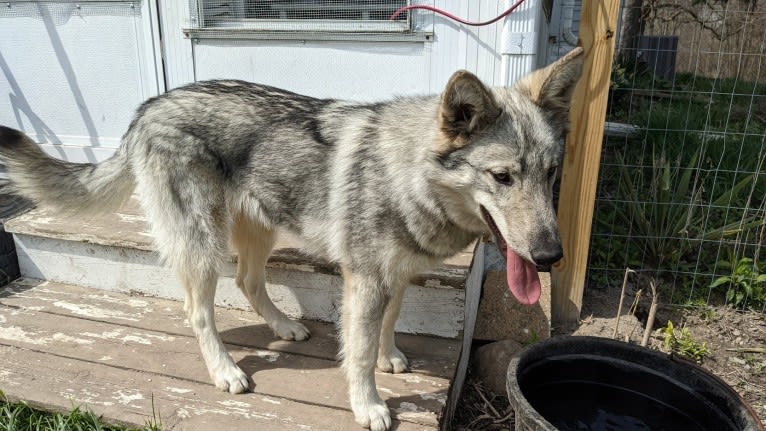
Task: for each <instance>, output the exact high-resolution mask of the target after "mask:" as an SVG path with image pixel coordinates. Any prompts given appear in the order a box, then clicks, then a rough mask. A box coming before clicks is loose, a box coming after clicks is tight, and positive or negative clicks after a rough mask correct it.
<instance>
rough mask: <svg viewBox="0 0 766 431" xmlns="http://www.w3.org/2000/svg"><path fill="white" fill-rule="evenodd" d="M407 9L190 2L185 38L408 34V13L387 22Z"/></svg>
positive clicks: (372, 1) (302, 0)
mask: <svg viewBox="0 0 766 431" xmlns="http://www.w3.org/2000/svg"><path fill="white" fill-rule="evenodd" d="M408 4H410V1H408V0H356V1H354V0H270V1H269V0H191V14H192V16H191V20H190V22H191V24H192V28H191V29H188V31H187V33H189V32H191V33H195V34H197V36H199V35H200V34H201V32H202V33H205V32H208V33H210V32H216V33H218V34H223V33H226V32H228V33H230V34H233V35H234V36H231V37H236V35H237V34H239V35H243V34H249V35H254V36H255V37H258V35H260V36H261V37H266V38H290V39H295V38H309V37H307V34H312V35H313V36H315V37H316V36H320V37H318V38H319V39H324V38H330V39H337V38H341V39H346V38H348V39H355V38H364V36H365V35H368V36H369V35H378V36H382V37H383V38H385V35H389V36H392V35H396V34H398V35H400V36H401V35H406V34H410V35H411V34H412V33H413V32H412V30H411V28H412V27H411V23H410V13H409V12H404V13H401V14H400V15H398V16H397V17H396V18H395V19H394V20H390V19H389V18H390V17H391V15H393V13H394V12H396V10H398V9H399V8H401V7H403V6H407V5H408ZM321 35H325V36H327V37H321ZM343 35H345V37H344V36H343ZM352 35H354V36H356V37H352ZM190 37H194V34H192V35H190Z"/></svg>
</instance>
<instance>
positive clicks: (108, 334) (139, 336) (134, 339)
mask: <svg viewBox="0 0 766 431" xmlns="http://www.w3.org/2000/svg"><path fill="white" fill-rule="evenodd" d="M124 332H125V328H118V329H114V330H112V331H104V332H102V333H100V334H96V333H93V332H83V333H82V335H84V336H86V337H91V338H99V339H101V340H114V341H122V342H123V343H138V344H143V345H147V346H150V345H151V344H152V340H151V339H155V340H160V341H174V340H175V337H173V336H171V335H155V334H146V333H143V332H135V333H132V334H124Z"/></svg>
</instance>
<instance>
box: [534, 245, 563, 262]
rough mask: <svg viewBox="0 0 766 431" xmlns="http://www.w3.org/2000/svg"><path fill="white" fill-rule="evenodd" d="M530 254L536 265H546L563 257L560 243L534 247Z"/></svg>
mask: <svg viewBox="0 0 766 431" xmlns="http://www.w3.org/2000/svg"><path fill="white" fill-rule="evenodd" d="M530 254H531V256H532V260H534V261H535V264H536V265H544V266H548V265H553V264H554V263H556V262H558V261H559V260H561V258H562V257H564V250H562V249H561V244H556V245H549V246H547V247H538V248H535V249H533V250H532V252H531V253H530Z"/></svg>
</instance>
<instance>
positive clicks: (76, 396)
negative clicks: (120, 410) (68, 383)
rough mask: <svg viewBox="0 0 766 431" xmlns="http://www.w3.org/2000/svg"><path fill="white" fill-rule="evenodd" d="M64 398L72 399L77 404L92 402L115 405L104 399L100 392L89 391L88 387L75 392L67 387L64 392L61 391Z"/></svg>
mask: <svg viewBox="0 0 766 431" xmlns="http://www.w3.org/2000/svg"><path fill="white" fill-rule="evenodd" d="M59 395H61V396H62V397H63V398H65V399H67V400H70V401H72V402H73V403H75V404H90V405H101V406H113V405H114V403H113V402H111V401H104V400H103V397H101V396H100V395H99V394H96V393H93V392H89V391H88V390H87V389H81V390H80V392H79V393H75V391H74V390H73V389H67V390H66V391H64V392H59Z"/></svg>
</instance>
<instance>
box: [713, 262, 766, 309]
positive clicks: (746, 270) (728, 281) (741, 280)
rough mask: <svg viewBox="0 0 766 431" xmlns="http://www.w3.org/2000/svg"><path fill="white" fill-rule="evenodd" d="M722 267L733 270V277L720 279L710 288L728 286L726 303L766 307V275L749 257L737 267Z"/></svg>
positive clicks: (723, 264) (728, 265) (737, 305)
mask: <svg viewBox="0 0 766 431" xmlns="http://www.w3.org/2000/svg"><path fill="white" fill-rule="evenodd" d="M720 266H721V267H724V268H726V267H728V268H731V275H724V276H722V277H718V278H717V279H715V280H714V281H713V282H712V283H711V284H710V288H711V289H715V288H717V287H719V286H727V290H726V302H727V303H729V304H730V305H732V306H734V307H745V306H747V307H751V308H756V307H763V306H764V305H766V274H761V269H760V266H759V265H758V263H757V262H754V261H753V259H751V258H749V257H743V258H741V259H740V260H739V261H738V262H737V263H736V264H735V265H733V268H732V265H731V264H730V263H728V262H721V263H720Z"/></svg>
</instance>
